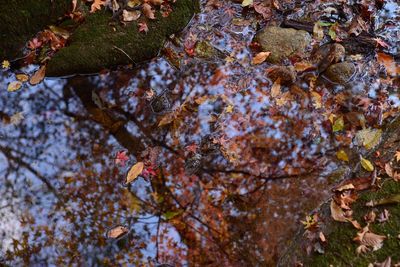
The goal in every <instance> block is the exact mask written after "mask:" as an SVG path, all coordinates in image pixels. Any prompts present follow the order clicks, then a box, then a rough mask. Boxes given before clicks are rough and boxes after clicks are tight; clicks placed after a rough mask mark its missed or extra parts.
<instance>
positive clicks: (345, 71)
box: [324, 61, 356, 84]
mask: <svg viewBox="0 0 400 267" xmlns="http://www.w3.org/2000/svg"><path fill="white" fill-rule="evenodd" d="M355 72H356V68H355V66H354V64H353V63H351V62H347V61H345V62H340V63H336V64H333V65H331V66H329V67H328V68H327V69H326V71H325V72H324V75H325V76H326V77H327V78H328V79H329V80H331V81H332V82H334V83H339V84H345V83H347V82H348V81H349V80H350V79H351V77H353V75H354V73H355Z"/></svg>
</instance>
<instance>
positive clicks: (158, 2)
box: [150, 0, 164, 6]
mask: <svg viewBox="0 0 400 267" xmlns="http://www.w3.org/2000/svg"><path fill="white" fill-rule="evenodd" d="M163 2H164V1H163V0H150V3H151V4H152V5H155V6H160V5H161V4H162V3H163Z"/></svg>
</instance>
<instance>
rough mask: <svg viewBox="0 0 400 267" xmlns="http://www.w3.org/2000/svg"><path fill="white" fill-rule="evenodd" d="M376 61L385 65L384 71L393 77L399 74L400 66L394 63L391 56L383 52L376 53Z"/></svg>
mask: <svg viewBox="0 0 400 267" xmlns="http://www.w3.org/2000/svg"><path fill="white" fill-rule="evenodd" d="M378 62H379V63H380V64H382V65H384V66H385V69H386V72H387V73H388V74H389V75H391V76H393V77H395V76H396V75H399V74H400V66H399V65H398V64H397V63H396V61H395V60H394V59H393V57H392V56H389V55H387V54H384V53H378Z"/></svg>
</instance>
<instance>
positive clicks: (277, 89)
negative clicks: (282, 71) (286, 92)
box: [271, 77, 281, 98]
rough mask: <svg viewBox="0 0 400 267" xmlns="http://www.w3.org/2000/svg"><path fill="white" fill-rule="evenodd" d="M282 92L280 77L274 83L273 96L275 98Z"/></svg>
mask: <svg viewBox="0 0 400 267" xmlns="http://www.w3.org/2000/svg"><path fill="white" fill-rule="evenodd" d="M280 94H281V78H280V77H279V78H278V79H276V80H275V82H274V84H273V85H272V88H271V96H272V97H274V98H275V97H277V96H279V95H280Z"/></svg>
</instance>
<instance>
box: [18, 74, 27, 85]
mask: <svg viewBox="0 0 400 267" xmlns="http://www.w3.org/2000/svg"><path fill="white" fill-rule="evenodd" d="M15 77H16V78H17V80H18V81H20V82H23V83H24V82H27V81H28V80H29V76H28V75H26V74H25V73H20V74H17V75H15Z"/></svg>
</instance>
